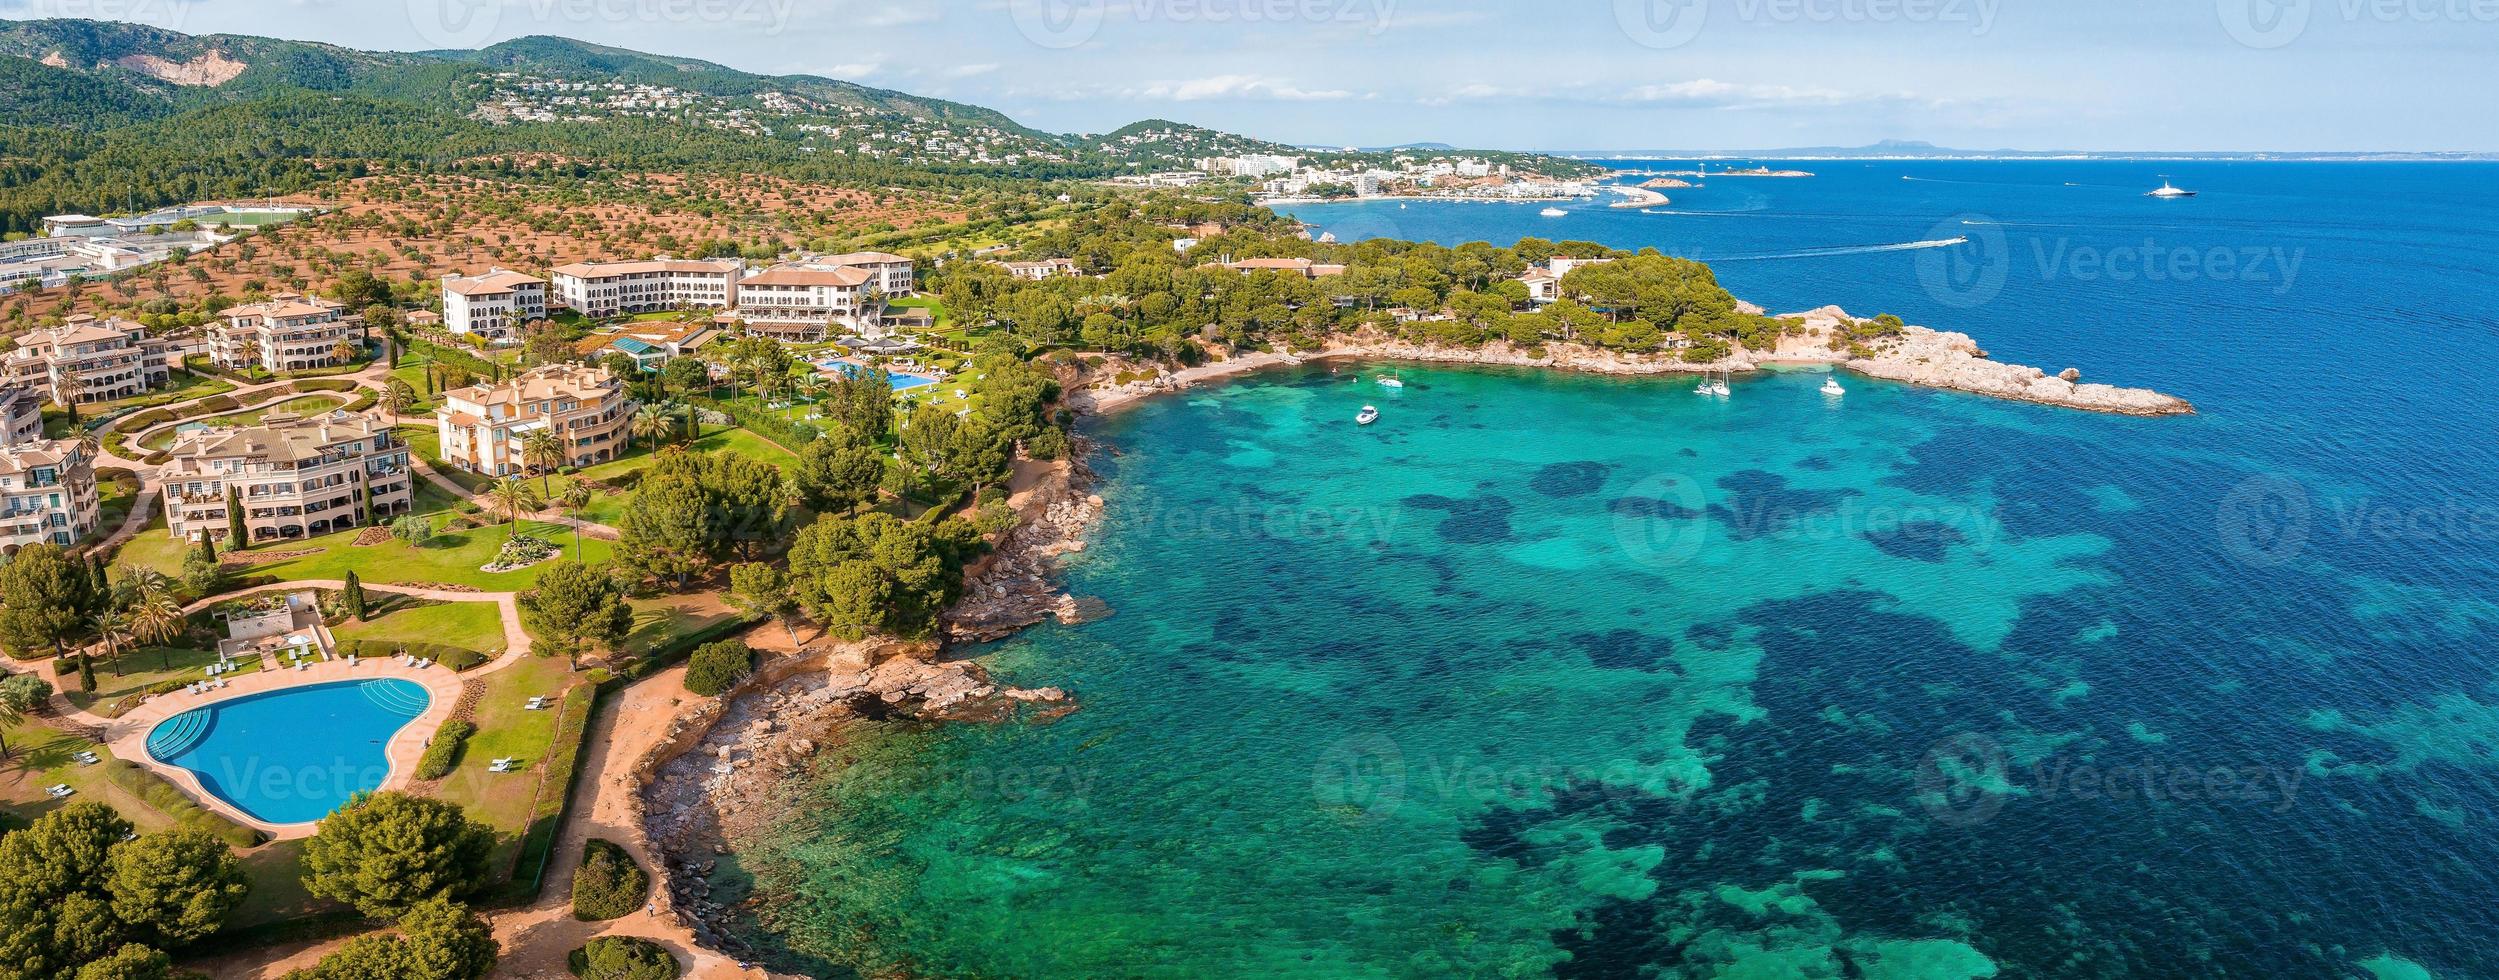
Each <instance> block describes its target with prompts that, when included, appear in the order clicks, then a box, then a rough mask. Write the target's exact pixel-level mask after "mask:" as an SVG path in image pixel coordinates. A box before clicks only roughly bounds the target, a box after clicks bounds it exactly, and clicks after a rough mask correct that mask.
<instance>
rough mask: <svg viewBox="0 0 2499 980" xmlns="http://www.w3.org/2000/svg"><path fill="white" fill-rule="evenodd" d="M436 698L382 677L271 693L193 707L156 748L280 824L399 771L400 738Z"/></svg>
mask: <svg viewBox="0 0 2499 980" xmlns="http://www.w3.org/2000/svg"><path fill="white" fill-rule="evenodd" d="M432 703H433V696H432V695H430V694H428V693H426V690H425V687H424V686H423V685H420V684H418V683H416V682H414V681H407V680H400V679H398V678H379V679H375V680H363V681H341V682H336V683H330V684H315V685H311V686H308V687H297V688H289V689H287V690H283V691H270V692H268V693H265V694H254V695H251V696H249V697H241V698H236V699H234V700H232V701H224V702H219V703H217V704H213V705H210V706H208V707H205V708H199V709H196V710H192V711H185V712H183V713H181V714H178V715H175V716H173V717H171V718H167V719H165V720H164V721H162V722H159V723H158V724H157V726H156V728H155V729H153V730H151V731H149V732H148V738H147V751H148V755H149V756H151V757H153V758H154V759H156V761H158V762H162V763H165V764H167V765H174V766H181V767H182V768H184V769H188V770H190V771H191V772H192V773H193V774H195V775H197V776H198V777H199V780H200V785H201V786H202V787H204V788H206V789H207V790H208V791H209V792H210V793H214V794H216V796H217V798H218V799H221V800H224V801H226V802H227V803H230V804H233V805H234V807H235V809H238V810H241V811H243V812H244V813H247V814H250V815H251V816H252V817H253V818H254V819H257V820H262V821H266V822H268V823H273V824H295V823H311V822H313V821H316V820H319V819H321V818H323V817H326V816H329V815H330V811H332V810H336V809H338V807H339V805H340V804H342V803H345V802H347V800H348V798H349V797H352V796H354V795H356V794H358V793H362V792H366V791H368V790H375V789H380V788H381V786H382V781H383V780H384V779H386V778H388V777H389V776H390V760H389V758H388V756H387V754H386V751H385V750H386V749H387V748H388V746H389V745H390V740H391V736H393V735H397V734H398V733H399V730H400V729H402V728H406V727H408V723H409V722H412V721H415V720H416V719H417V716H419V715H422V714H424V713H425V708H426V706H427V705H429V704H432Z"/></svg>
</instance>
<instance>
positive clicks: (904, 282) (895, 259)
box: [800, 252, 919, 296]
mask: <svg viewBox="0 0 2499 980" xmlns="http://www.w3.org/2000/svg"><path fill="white" fill-rule="evenodd" d="M800 264H801V265H805V266H807V267H809V268H816V269H859V270H862V271H864V272H866V273H867V274H868V283H869V285H871V286H873V287H875V289H876V291H877V292H880V293H883V294H885V295H887V296H909V295H911V294H912V293H913V292H914V291H916V290H918V289H919V283H918V281H917V280H915V279H914V278H913V277H912V272H911V260H910V259H908V258H905V257H903V256H900V255H895V254H894V253H892V252H844V253H842V254H840V255H825V256H818V257H813V258H809V259H807V260H805V261H803V262H801V263H800Z"/></svg>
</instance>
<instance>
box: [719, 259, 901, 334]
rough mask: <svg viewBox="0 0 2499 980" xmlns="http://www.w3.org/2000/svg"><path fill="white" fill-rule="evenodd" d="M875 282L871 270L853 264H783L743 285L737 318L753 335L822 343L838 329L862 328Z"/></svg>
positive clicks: (739, 297) (742, 283)
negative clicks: (842, 327)
mask: <svg viewBox="0 0 2499 980" xmlns="http://www.w3.org/2000/svg"><path fill="white" fill-rule="evenodd" d="M874 280H875V276H874V275H873V274H871V273H869V272H868V271H867V270H865V269H860V268H855V267H850V266H842V267H836V268H813V267H809V266H801V265H785V266H779V267H776V268H773V269H770V270H768V271H765V272H763V273H761V274H759V275H756V276H755V277H753V278H751V279H748V280H746V281H744V282H741V283H739V284H738V307H737V313H736V315H735V317H734V319H736V320H737V321H738V322H740V323H742V324H744V325H745V328H746V332H747V333H750V334H755V335H758V336H764V337H771V338H773V339H776V340H782V341H787V342H792V343H805V344H812V343H821V342H822V341H823V340H824V338H825V336H826V335H827V334H829V333H830V332H831V331H832V329H833V328H834V327H835V326H837V325H839V326H858V325H859V320H860V316H859V313H860V310H861V309H862V307H863V305H864V303H865V301H866V299H867V294H868V292H869V290H870V288H871V287H870V283H872V282H873V281H874Z"/></svg>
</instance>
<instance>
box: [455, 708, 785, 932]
mask: <svg viewBox="0 0 2499 980" xmlns="http://www.w3.org/2000/svg"><path fill="white" fill-rule="evenodd" d="M694 698H695V696H694V695H693V694H691V693H688V692H687V691H686V689H685V668H684V667H674V668H670V669H669V670H666V671H663V672H661V673H658V674H655V675H652V676H651V677H649V678H646V679H644V680H643V681H641V682H640V683H637V684H635V685H633V686H632V687H628V688H626V689H625V690H624V691H623V692H622V693H620V694H618V695H617V696H616V697H614V698H613V699H611V700H610V701H609V702H608V704H607V705H606V706H605V707H604V708H603V709H601V711H600V712H599V716H598V717H597V718H594V719H592V720H591V725H590V736H589V742H588V744H587V745H585V746H584V747H583V749H582V756H581V765H582V775H581V781H580V782H579V783H578V784H576V785H575V787H574V790H573V792H574V793H575V794H577V798H576V799H574V800H573V807H572V811H571V813H570V814H569V815H568V816H567V818H566V820H565V824H564V829H563V832H562V833H561V834H560V835H559V836H558V837H557V839H556V844H555V856H554V857H555V859H554V861H553V862H552V863H551V864H549V865H548V869H547V886H546V891H545V892H543V893H542V894H541V895H540V897H539V900H538V902H537V904H535V905H531V906H530V907H528V908H525V909H520V910H517V911H512V912H505V913H502V914H499V915H497V916H495V917H494V926H495V938H496V939H497V940H499V941H501V942H502V943H503V959H502V961H501V962H500V963H499V964H498V965H497V967H496V969H495V975H496V976H501V977H529V978H541V977H543V978H549V980H553V978H557V977H567V976H570V975H571V974H570V973H568V972H566V970H565V967H564V957H565V954H567V953H570V952H572V951H573V950H574V949H576V948H579V947H580V946H581V944H583V943H586V942H589V941H590V940H591V939H592V938H593V937H597V936H638V937H641V938H644V939H649V940H651V941H653V942H656V943H659V944H660V945H662V946H665V947H667V948H668V950H669V951H670V952H672V953H674V954H676V956H677V962H678V963H679V964H680V965H686V966H688V969H687V970H686V974H685V975H686V976H689V977H698V978H710V977H753V978H761V977H765V976H768V974H766V973H765V972H764V971H762V970H760V969H754V968H744V969H741V968H740V967H739V966H738V965H737V964H736V963H735V962H732V961H730V960H729V959H727V958H725V957H722V956H721V955H719V954H718V953H714V952H711V951H709V950H705V949H702V948H701V947H699V946H697V945H696V944H695V941H694V933H693V931H692V930H689V929H687V928H686V927H685V926H684V925H682V924H680V923H679V922H678V920H677V916H676V914H675V912H674V911H672V910H671V909H670V899H669V895H668V893H667V890H666V889H663V888H660V887H658V881H659V879H660V876H661V872H660V867H659V863H658V859H657V858H656V857H655V856H654V855H653V853H652V851H651V846H650V842H649V841H648V840H646V839H645V838H644V836H643V832H642V806H641V791H642V785H641V783H640V782H639V781H638V780H636V779H635V778H634V772H633V769H634V765H635V764H636V763H637V762H639V761H641V760H642V758H643V757H645V756H647V755H649V754H650V753H651V752H652V751H653V750H654V749H657V748H658V747H659V745H660V743H661V742H662V741H663V740H665V739H666V738H667V736H668V728H669V725H668V720H669V719H671V718H673V717H675V716H676V713H677V708H678V706H679V705H681V704H684V703H686V702H688V701H691V700H694ZM592 837H597V838H600V839H602V840H607V841H610V842H613V843H615V844H616V845H618V846H620V847H623V848H624V849H625V850H626V852H628V853H630V854H632V855H633V858H634V860H635V861H637V862H639V863H640V864H641V865H642V869H643V871H644V872H646V873H648V874H649V875H650V876H651V880H652V882H653V887H652V890H651V892H652V894H651V903H650V904H649V905H647V906H645V907H644V909H643V910H642V911H640V912H636V913H634V914H632V915H629V916H626V917H625V918H622V919H617V920H614V921H610V922H581V921H578V920H575V919H574V918H573V909H572V893H573V874H574V872H575V871H577V870H579V868H580V866H581V848H582V842H583V841H585V840H588V839H589V838H592Z"/></svg>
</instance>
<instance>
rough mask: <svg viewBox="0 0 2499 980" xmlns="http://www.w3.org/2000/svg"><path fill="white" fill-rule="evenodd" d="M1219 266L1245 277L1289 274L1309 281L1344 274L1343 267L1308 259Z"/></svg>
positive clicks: (1241, 261) (1247, 260)
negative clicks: (1276, 273)
mask: <svg viewBox="0 0 2499 980" xmlns="http://www.w3.org/2000/svg"><path fill="white" fill-rule="evenodd" d="M1221 265H1222V266H1223V268H1226V269H1230V270H1232V271H1234V272H1238V273H1240V274H1242V275H1245V276H1246V275H1249V274H1250V273H1253V272H1289V273H1294V274H1297V275H1300V276H1303V277H1305V278H1309V279H1318V278H1322V277H1326V276H1341V275H1344V274H1345V267H1344V266H1342V265H1330V264H1327V263H1321V262H1312V261H1311V260H1309V259H1242V260H1240V261H1238V262H1225V263H1221Z"/></svg>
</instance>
